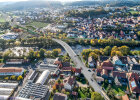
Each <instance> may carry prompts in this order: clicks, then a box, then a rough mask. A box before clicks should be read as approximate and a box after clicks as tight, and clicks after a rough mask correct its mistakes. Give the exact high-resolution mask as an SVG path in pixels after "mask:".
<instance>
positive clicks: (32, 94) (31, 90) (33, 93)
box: [18, 82, 49, 100]
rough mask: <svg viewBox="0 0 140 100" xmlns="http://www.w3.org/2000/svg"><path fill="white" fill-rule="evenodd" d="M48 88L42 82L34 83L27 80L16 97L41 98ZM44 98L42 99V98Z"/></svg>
mask: <svg viewBox="0 0 140 100" xmlns="http://www.w3.org/2000/svg"><path fill="white" fill-rule="evenodd" d="M48 91H49V90H48V88H47V87H46V86H45V85H42V84H36V83H33V82H27V83H26V85H25V86H24V87H23V88H22V89H21V91H20V92H19V94H18V97H22V98H27V99H32V100H34V99H38V100H40V99H43V98H45V96H46V95H47V93H48ZM43 100H44V99H43Z"/></svg>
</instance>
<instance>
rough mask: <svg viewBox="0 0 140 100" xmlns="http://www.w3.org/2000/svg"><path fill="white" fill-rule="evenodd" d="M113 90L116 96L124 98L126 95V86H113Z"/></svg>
mask: <svg viewBox="0 0 140 100" xmlns="http://www.w3.org/2000/svg"><path fill="white" fill-rule="evenodd" d="M112 89H113V90H114V93H115V95H120V96H122V95H124V94H125V92H124V90H126V86H120V87H116V86H113V87H112Z"/></svg>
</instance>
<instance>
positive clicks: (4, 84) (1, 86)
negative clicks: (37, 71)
mask: <svg viewBox="0 0 140 100" xmlns="http://www.w3.org/2000/svg"><path fill="white" fill-rule="evenodd" d="M17 85H18V83H0V88H10V89H13V88H16V87H17Z"/></svg>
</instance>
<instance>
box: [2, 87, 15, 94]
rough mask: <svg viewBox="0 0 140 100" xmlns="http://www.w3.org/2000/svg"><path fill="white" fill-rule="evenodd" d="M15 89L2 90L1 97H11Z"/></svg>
mask: <svg viewBox="0 0 140 100" xmlns="http://www.w3.org/2000/svg"><path fill="white" fill-rule="evenodd" d="M13 90H14V89H9V88H0V95H10V94H11V93H12V91H13Z"/></svg>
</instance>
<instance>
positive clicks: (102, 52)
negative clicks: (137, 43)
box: [81, 46, 140, 61]
mask: <svg viewBox="0 0 140 100" xmlns="http://www.w3.org/2000/svg"><path fill="white" fill-rule="evenodd" d="M81 54H82V57H83V59H84V60H86V61H87V60H88V57H90V56H92V57H93V58H94V60H97V59H98V56H115V55H117V56H128V55H140V51H131V50H130V48H129V47H128V46H121V47H117V46H114V47H112V48H111V47H110V46H106V47H105V48H104V49H103V48H100V49H93V50H92V49H84V50H83V51H82V53H81Z"/></svg>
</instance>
